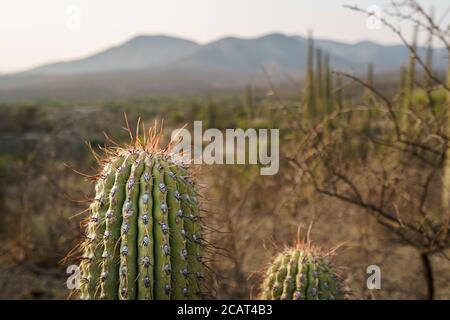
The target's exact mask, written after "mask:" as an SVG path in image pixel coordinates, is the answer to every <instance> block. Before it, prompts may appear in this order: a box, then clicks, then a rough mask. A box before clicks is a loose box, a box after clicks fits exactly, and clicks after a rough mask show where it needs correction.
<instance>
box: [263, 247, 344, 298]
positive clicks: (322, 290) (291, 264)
mask: <svg viewBox="0 0 450 320" xmlns="http://www.w3.org/2000/svg"><path fill="white" fill-rule="evenodd" d="M345 291H346V290H345V289H344V283H343V281H342V279H341V278H340V277H339V276H338V274H337V270H336V268H335V267H334V266H333V265H332V264H331V263H330V261H329V260H328V258H327V255H326V254H323V253H321V252H320V251H319V250H318V249H315V248H313V247H312V246H311V245H309V244H305V243H297V245H296V246H295V247H293V248H287V249H285V250H284V251H283V252H281V253H280V254H278V255H277V256H276V257H275V259H274V260H273V261H272V263H271V264H270V266H269V267H268V269H267V270H266V273H265V278H264V280H263V283H262V286H261V296H260V298H261V299H265V300H334V299H345V298H346V294H345Z"/></svg>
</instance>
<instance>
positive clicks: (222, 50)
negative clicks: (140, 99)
mask: <svg viewBox="0 0 450 320" xmlns="http://www.w3.org/2000/svg"><path fill="white" fill-rule="evenodd" d="M314 45H315V47H316V48H321V49H322V51H323V52H326V53H328V54H329V55H330V60H331V65H332V67H333V68H335V69H339V70H345V71H351V72H355V73H363V72H364V70H365V69H366V67H367V64H368V63H369V62H372V63H373V64H374V66H375V70H376V72H377V73H380V74H381V73H384V72H393V71H394V70H395V71H397V70H399V68H400V66H401V65H402V64H405V62H406V61H407V58H408V55H409V54H408V51H407V49H406V48H405V47H404V46H402V45H380V44H377V43H374V42H370V41H362V42H358V43H353V44H351V43H343V42H337V41H331V40H324V39H316V40H315V41H314ZM418 52H419V56H424V54H425V49H424V48H419V50H418ZM306 54H307V39H305V38H304V37H301V36H295V35H294V36H288V35H284V34H279V33H273V34H268V35H265V36H262V37H257V38H251V39H243V38H236V37H227V38H222V39H219V40H217V41H213V42H210V43H207V44H204V45H202V44H199V43H196V42H194V41H190V40H187V39H181V38H176V37H169V36H163V35H142V36H137V37H134V38H132V39H130V40H128V41H126V42H124V43H123V44H121V45H118V46H114V47H111V48H108V49H106V50H103V51H100V52H98V53H95V54H93V55H90V56H87V57H84V58H81V59H78V60H72V61H64V62H56V63H51V64H46V65H43V66H39V67H37V68H34V69H31V70H27V71H23V72H20V73H15V74H7V75H2V76H0V99H2V98H3V99H6V100H11V99H12V100H17V99H19V100H27V99H28V100H29V99H43V98H53V99H77V98H111V97H129V96H136V95H137V96H141V95H152V94H170V93H173V94H184V93H194V94H195V93H198V92H204V91H205V90H221V89H232V88H239V87H242V86H244V85H245V84H247V83H252V84H255V85H263V84H264V83H267V79H266V77H265V76H264V74H263V69H265V70H266V71H268V72H269V73H270V74H271V75H272V77H273V80H274V81H276V82H278V83H285V82H289V81H292V79H301V78H302V76H303V75H304V73H305V68H306ZM446 64H447V58H446V51H445V49H435V50H434V51H433V67H434V68H435V69H441V68H442V69H443V68H445V67H446Z"/></svg>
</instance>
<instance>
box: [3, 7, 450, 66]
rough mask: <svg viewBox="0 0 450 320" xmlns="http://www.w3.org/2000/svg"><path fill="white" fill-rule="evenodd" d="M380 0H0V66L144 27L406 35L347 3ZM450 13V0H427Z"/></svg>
mask: <svg viewBox="0 0 450 320" xmlns="http://www.w3.org/2000/svg"><path fill="white" fill-rule="evenodd" d="M385 3H386V1H380V0H314V1H311V0H310V1H307V0H159V1H156V0H127V1H124V0H122V1H119V0H117V1H111V0H70V1H69V0H39V1H33V0H0V72H11V71H17V70H22V69H27V68H30V67H34V66H36V65H39V64H42V63H47V62H53V61H59V60H67V59H74V58H79V57H82V56H85V55H88V54H91V53H93V52H96V51H98V50H101V49H104V48H106V47H109V46H111V45H115V44H120V43H121V42H123V41H126V40H127V39H129V38H130V37H132V36H135V35H138V34H169V35H175V36H180V37H186V38H189V39H192V40H195V41H198V42H201V43H206V42H208V41H212V40H215V39H217V38H220V37H224V36H229V35H233V36H241V37H254V36H259V35H262V34H265V33H269V32H282V33H286V34H300V35H305V34H306V31H307V30H308V28H312V29H313V30H314V34H315V36H316V37H321V38H331V39H337V40H343V41H348V42H355V41H358V40H364V39H370V40H374V41H377V42H381V43H396V42H398V40H397V38H396V37H395V35H392V34H391V33H390V32H389V31H388V30H386V28H382V29H369V28H368V27H367V25H366V17H364V16H363V15H361V14H357V13H354V12H351V11H349V10H348V9H345V8H342V5H343V4H358V5H359V6H360V7H364V8H366V7H368V6H371V5H380V6H381V5H383V4H385ZM422 3H424V5H425V7H427V8H428V7H430V6H431V5H433V6H435V8H436V11H437V12H438V13H443V12H445V10H446V9H447V7H448V6H449V1H448V0H426V1H425V0H424V1H422Z"/></svg>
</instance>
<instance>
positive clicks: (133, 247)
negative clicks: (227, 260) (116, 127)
mask: <svg viewBox="0 0 450 320" xmlns="http://www.w3.org/2000/svg"><path fill="white" fill-rule="evenodd" d="M155 139H157V138H156V136H155V135H154V134H153V138H152V139H150V140H149V141H147V142H145V143H144V144H141V142H140V141H138V142H137V143H136V145H133V146H129V147H126V148H123V149H122V148H117V149H114V150H112V149H111V150H109V149H107V152H108V154H109V156H108V157H107V159H106V160H105V161H104V163H106V164H104V167H103V170H102V172H101V174H100V177H99V178H98V180H97V183H96V186H95V189H96V196H95V200H94V201H93V203H92V204H91V206H90V208H89V209H90V210H89V211H90V217H89V219H88V221H87V226H86V231H87V232H86V234H87V235H86V239H85V240H84V242H83V243H82V246H81V249H82V260H81V265H80V267H81V268H80V269H81V277H82V278H81V285H80V293H81V299H107V300H115V299H128V300H134V299H139V300H141V299H142V300H147V299H199V298H201V295H202V293H201V288H202V279H203V277H204V271H205V266H204V265H203V262H202V251H203V241H202V238H201V225H200V216H199V207H198V201H197V194H196V191H195V185H194V184H193V182H192V180H191V178H190V175H189V173H188V171H187V169H185V168H183V167H182V166H180V165H178V164H176V162H175V161H174V160H173V159H172V158H171V157H170V156H169V155H168V154H167V152H164V151H161V150H160V149H158V148H157V147H155V143H154V141H155ZM144 140H145V139H144Z"/></svg>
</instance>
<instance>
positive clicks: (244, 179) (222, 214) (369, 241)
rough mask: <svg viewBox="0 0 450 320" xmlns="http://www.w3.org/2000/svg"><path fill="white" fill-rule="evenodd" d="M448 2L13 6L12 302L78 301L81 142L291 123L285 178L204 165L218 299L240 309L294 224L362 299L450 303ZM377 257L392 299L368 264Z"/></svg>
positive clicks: (0, 212) (5, 108)
mask: <svg viewBox="0 0 450 320" xmlns="http://www.w3.org/2000/svg"><path fill="white" fill-rule="evenodd" d="M449 11H450V6H449V4H448V1H440V0H433V1H418V2H417V1H375V0H373V1H358V2H357V6H355V5H354V3H352V2H351V1H333V4H331V3H330V1H324V0H323V1H315V2H314V3H312V2H307V1H293V0H292V1H291V0H282V1H272V0H265V1H253V0H251V1H245V3H243V2H242V1H215V2H214V5H212V4H211V2H210V1H206V0H205V1H203V0H197V1H189V2H180V1H164V2H163V1H138V0H135V1H129V2H127V4H124V3H120V4H119V3H111V2H107V1H96V2H95V3H93V2H92V1H82V0H80V1H75V0H73V1H52V0H45V1H40V2H39V3H34V2H33V3H30V2H29V1H22V0H20V1H14V2H13V1H10V2H6V1H3V2H2V3H1V4H0V20H1V21H2V23H1V25H0V38H1V39H2V49H1V50H0V299H66V298H67V297H68V295H69V293H70V292H69V290H68V289H67V287H66V279H67V276H68V275H67V274H66V267H67V265H68V264H72V263H77V261H73V260H72V261H62V260H63V258H64V257H65V256H66V255H67V254H68V253H69V252H70V250H71V249H72V248H73V247H74V246H75V244H76V243H77V242H78V241H79V240H80V239H81V238H82V232H81V230H80V221H81V220H82V219H83V217H84V216H83V214H78V213H79V212H81V211H83V210H84V209H85V208H86V207H87V206H88V203H89V201H90V199H92V198H93V194H94V186H93V184H92V183H91V182H89V181H88V180H87V179H85V177H84V176H83V175H82V174H79V172H81V173H83V174H87V175H92V174H95V173H97V172H98V170H99V168H98V166H97V163H96V160H95V158H94V156H93V155H92V153H91V151H90V150H89V147H88V145H89V144H90V145H91V146H92V148H93V149H94V150H97V151H98V150H99V146H104V145H105V144H106V145H108V144H109V143H110V142H108V140H107V138H106V137H105V135H104V132H106V133H107V134H108V136H109V137H111V138H113V139H114V141H117V142H121V143H126V142H127V141H128V139H129V138H128V133H127V132H126V131H125V130H123V128H122V127H123V126H124V113H126V114H127V116H128V119H129V121H130V125H131V127H134V126H135V125H136V123H137V121H138V118H141V121H142V122H145V123H146V124H148V125H151V124H153V123H154V121H156V120H158V121H164V129H163V134H164V141H165V142H168V139H169V137H170V133H171V132H172V130H174V129H176V128H181V127H183V126H184V125H186V124H187V128H188V129H192V124H193V121H195V120H201V121H203V129H204V130H205V129H207V128H218V129H220V130H225V129H227V128H243V129H246V128H255V129H259V128H268V129H270V128H279V129H280V171H279V172H278V174H276V175H274V176H261V175H260V174H259V168H258V167H257V166H256V165H217V166H211V165H204V166H198V168H195V169H196V170H197V171H198V183H199V185H200V192H201V193H202V194H203V198H204V201H203V206H204V210H205V212H204V221H205V223H206V224H207V225H208V226H210V228H209V229H210V230H215V231H214V232H212V231H211V232H208V233H207V234H206V235H205V236H206V237H207V240H208V242H210V243H211V244H213V245H214V246H217V247H220V248H223V249H224V251H218V254H216V255H211V256H210V257H208V261H209V263H210V265H211V268H212V269H213V270H214V271H215V272H216V273H217V276H216V277H215V279H214V280H211V283H210V287H211V288H212V290H213V291H214V293H215V296H216V297H217V298H222V299H232V298H233V299H248V298H251V297H254V296H256V295H257V293H258V284H259V275H260V272H261V270H263V268H264V267H265V265H266V263H267V262H268V261H269V260H270V258H271V257H272V256H273V255H274V254H275V253H276V252H278V251H280V250H282V248H283V247H284V246H285V245H289V244H293V243H294V240H295V236H296V233H297V228H298V227H301V230H302V234H303V235H306V230H307V229H308V227H310V226H312V228H311V235H310V238H311V240H312V241H313V243H314V244H316V245H318V246H321V247H323V248H324V249H325V250H329V249H332V248H335V247H337V246H340V247H339V249H338V250H337V254H336V257H335V260H336V263H337V264H339V265H342V266H343V267H345V270H346V274H348V286H349V287H350V288H351V290H352V292H353V294H352V298H354V299H449V298H450V261H449V259H450V236H449V220H450V152H448V150H449V148H448V143H449V138H450V129H449V128H450V122H449V121H450V114H448V111H447V110H448V108H449V104H450V79H449V77H450V71H449V70H450V69H449V52H450V45H449V42H450V29H449V21H450V18H449V15H450V13H449ZM370 265H378V266H379V267H380V268H381V272H382V280H381V284H382V287H381V289H380V290H369V289H368V288H367V286H366V279H367V277H368V276H369V275H368V274H367V273H366V269H367V267H368V266H370Z"/></svg>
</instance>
